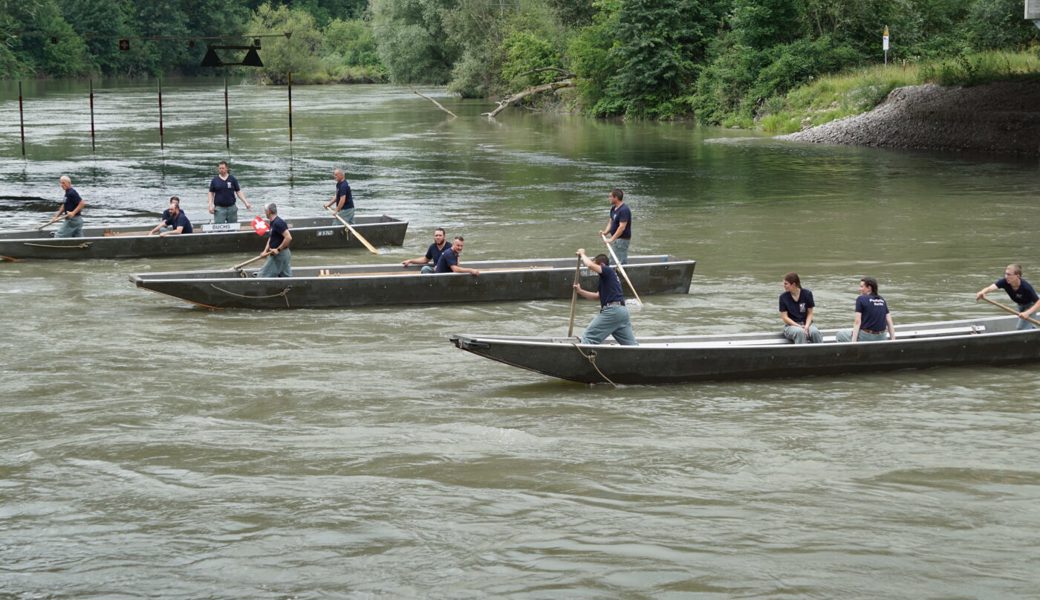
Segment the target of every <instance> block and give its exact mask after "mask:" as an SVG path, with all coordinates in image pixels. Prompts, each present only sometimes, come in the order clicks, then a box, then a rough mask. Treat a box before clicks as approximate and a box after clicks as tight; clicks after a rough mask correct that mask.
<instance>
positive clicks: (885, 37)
mask: <svg viewBox="0 0 1040 600" xmlns="http://www.w3.org/2000/svg"><path fill="white" fill-rule="evenodd" d="M881 49H882V50H884V51H885V64H886V65H887V64H888V25H885V33H883V34H881Z"/></svg>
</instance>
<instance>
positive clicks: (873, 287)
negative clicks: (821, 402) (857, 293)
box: [860, 277, 878, 296]
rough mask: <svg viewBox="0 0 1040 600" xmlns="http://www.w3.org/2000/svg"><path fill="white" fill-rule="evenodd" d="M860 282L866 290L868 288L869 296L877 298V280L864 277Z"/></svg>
mask: <svg viewBox="0 0 1040 600" xmlns="http://www.w3.org/2000/svg"><path fill="white" fill-rule="evenodd" d="M860 281H862V282H863V285H865V286H867V287H868V288H870V295H871V296H877V295H878V287H877V279H874V278H873V277H864V278H862V279H860Z"/></svg>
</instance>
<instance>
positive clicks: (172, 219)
mask: <svg viewBox="0 0 1040 600" xmlns="http://www.w3.org/2000/svg"><path fill="white" fill-rule="evenodd" d="M191 231H192V229H191V221H189V220H188V215H186V214H184V211H182V210H181V199H180V198H178V197H177V196H170V208H168V209H166V210H164V211H163V214H162V220H161V221H159V224H158V225H156V226H155V228H154V229H152V230H151V231H149V232H148V235H155V234H157V233H158V234H159V237H166V236H168V235H180V234H182V233H191Z"/></svg>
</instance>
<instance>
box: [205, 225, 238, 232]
mask: <svg viewBox="0 0 1040 600" xmlns="http://www.w3.org/2000/svg"><path fill="white" fill-rule="evenodd" d="M202 231H238V223H206V224H204V225H203V226H202Z"/></svg>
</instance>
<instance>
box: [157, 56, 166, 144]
mask: <svg viewBox="0 0 1040 600" xmlns="http://www.w3.org/2000/svg"><path fill="white" fill-rule="evenodd" d="M158 79H159V151H163V150H166V141H165V140H164V132H163V118H162V117H163V115H162V75H159V77H158Z"/></svg>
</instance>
